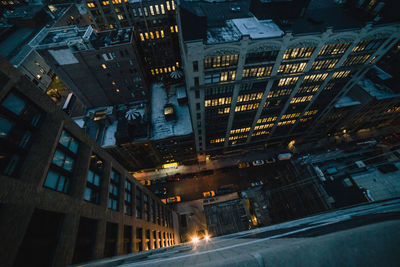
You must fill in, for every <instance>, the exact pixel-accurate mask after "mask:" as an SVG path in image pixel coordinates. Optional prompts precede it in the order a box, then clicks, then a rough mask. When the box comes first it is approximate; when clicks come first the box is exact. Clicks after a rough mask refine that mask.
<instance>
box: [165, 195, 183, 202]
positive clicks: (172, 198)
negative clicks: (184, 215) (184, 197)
mask: <svg viewBox="0 0 400 267" xmlns="http://www.w3.org/2000/svg"><path fill="white" fill-rule="evenodd" d="M161 201H162V202H163V203H164V204H170V203H175V202H181V197H180V196H175V197H169V198H164V199H161Z"/></svg>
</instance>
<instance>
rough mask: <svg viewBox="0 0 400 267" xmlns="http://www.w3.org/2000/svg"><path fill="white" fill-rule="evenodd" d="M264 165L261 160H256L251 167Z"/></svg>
mask: <svg viewBox="0 0 400 267" xmlns="http://www.w3.org/2000/svg"><path fill="white" fill-rule="evenodd" d="M264 164H265V162H264V161H263V160H262V159H258V160H255V161H253V166H261V165H264Z"/></svg>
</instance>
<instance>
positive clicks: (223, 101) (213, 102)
mask: <svg viewBox="0 0 400 267" xmlns="http://www.w3.org/2000/svg"><path fill="white" fill-rule="evenodd" d="M231 101H232V97H220V98H215V99H209V100H206V101H204V106H205V107H215V106H222V105H229V104H230V103H231Z"/></svg>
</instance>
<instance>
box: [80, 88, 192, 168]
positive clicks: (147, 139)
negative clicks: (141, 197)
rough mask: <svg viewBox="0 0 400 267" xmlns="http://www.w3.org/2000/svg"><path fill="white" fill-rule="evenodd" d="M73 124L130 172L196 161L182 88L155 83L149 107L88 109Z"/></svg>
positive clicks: (136, 104) (144, 103)
mask: <svg viewBox="0 0 400 267" xmlns="http://www.w3.org/2000/svg"><path fill="white" fill-rule="evenodd" d="M75 121H76V123H77V124H79V125H80V126H81V127H82V128H84V129H85V131H86V132H87V133H88V134H89V135H90V136H91V137H92V138H93V139H95V140H96V141H97V142H98V144H100V145H101V146H102V147H103V148H104V149H105V150H106V151H107V152H108V153H110V154H111V155H112V156H113V157H114V158H115V159H117V160H118V161H119V162H120V163H121V164H122V165H124V166H125V167H126V168H127V169H128V170H129V171H134V170H140V169H143V168H155V167H161V166H162V165H163V164H177V163H179V164H185V163H193V162H194V161H195V160H196V153H195V145H194V138H193V128H192V124H191V119H190V113H189V107H188V104H187V97H186V93H185V88H184V87H179V86H177V87H174V86H172V87H169V88H168V89H167V88H166V87H165V85H164V84H162V83H155V84H153V85H152V93H151V102H150V105H148V104H147V103H146V102H139V103H135V104H131V105H119V106H117V107H101V108H96V109H90V110H88V111H87V114H86V115H85V116H83V117H76V118H75Z"/></svg>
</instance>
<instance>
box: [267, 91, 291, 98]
mask: <svg viewBox="0 0 400 267" xmlns="http://www.w3.org/2000/svg"><path fill="white" fill-rule="evenodd" d="M292 91H293V89H278V90H271V91H269V93H268V96H267V98H274V97H281V96H287V95H290V94H291V93H292Z"/></svg>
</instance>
